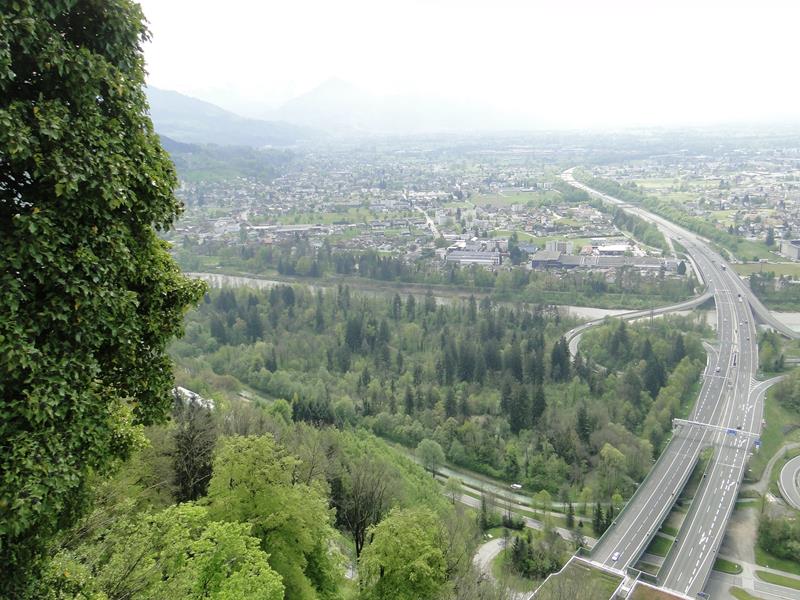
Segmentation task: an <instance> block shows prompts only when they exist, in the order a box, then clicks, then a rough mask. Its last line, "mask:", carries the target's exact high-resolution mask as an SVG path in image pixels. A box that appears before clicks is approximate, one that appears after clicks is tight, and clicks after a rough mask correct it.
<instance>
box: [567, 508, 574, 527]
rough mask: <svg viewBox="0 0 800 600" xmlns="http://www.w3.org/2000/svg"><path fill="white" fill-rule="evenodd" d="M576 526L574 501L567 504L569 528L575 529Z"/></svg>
mask: <svg viewBox="0 0 800 600" xmlns="http://www.w3.org/2000/svg"><path fill="white" fill-rule="evenodd" d="M574 527H575V507H574V506H572V502H570V503H569V504H568V505H567V529H573V528H574Z"/></svg>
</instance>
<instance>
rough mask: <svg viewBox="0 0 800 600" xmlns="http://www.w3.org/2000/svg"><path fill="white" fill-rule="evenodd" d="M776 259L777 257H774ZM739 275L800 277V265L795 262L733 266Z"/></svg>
mask: <svg viewBox="0 0 800 600" xmlns="http://www.w3.org/2000/svg"><path fill="white" fill-rule="evenodd" d="M773 258H775V257H773ZM733 268H734V269H736V272H737V273H739V275H750V274H751V273H762V272H763V273H769V272H772V273H775V275H776V276H780V275H784V276H786V275H788V276H792V277H800V263H794V262H774V263H773V262H770V263H742V264H736V265H733Z"/></svg>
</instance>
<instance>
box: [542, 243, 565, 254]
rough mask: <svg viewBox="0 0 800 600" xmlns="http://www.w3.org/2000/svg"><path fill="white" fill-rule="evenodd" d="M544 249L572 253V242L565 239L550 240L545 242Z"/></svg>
mask: <svg viewBox="0 0 800 600" xmlns="http://www.w3.org/2000/svg"><path fill="white" fill-rule="evenodd" d="M545 250H549V251H551V252H561V253H562V254H572V242H570V241H567V240H550V241H548V242H547V243H546V244H545Z"/></svg>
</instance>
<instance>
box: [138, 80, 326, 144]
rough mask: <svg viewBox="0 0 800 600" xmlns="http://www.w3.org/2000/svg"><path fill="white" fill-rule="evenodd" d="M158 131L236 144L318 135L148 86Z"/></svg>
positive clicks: (184, 139) (205, 141)
mask: <svg viewBox="0 0 800 600" xmlns="http://www.w3.org/2000/svg"><path fill="white" fill-rule="evenodd" d="M147 99H148V101H149V103H150V117H151V118H152V119H153V125H154V126H155V128H156V132H157V133H159V134H161V135H165V136H168V137H170V138H172V139H174V140H178V141H181V142H189V143H200V144H220V145H236V146H255V147H263V146H291V145H293V144H296V143H298V142H301V141H306V140H309V139H313V138H315V137H317V136H318V135H319V134H318V133H317V132H314V131H312V130H310V129H308V128H306V127H299V126H297V125H291V124H289V123H283V122H277V121H262V120H259V119H247V118H245V117H240V116H239V115H236V114H234V113H232V112H229V111H227V110H224V109H222V108H220V107H219V106H216V105H214V104H211V103H209V102H204V101H203V100H198V99H197V98H192V97H190V96H184V95H183V94H179V93H178V92H172V91H168V90H161V89H158V88H154V87H148V88H147Z"/></svg>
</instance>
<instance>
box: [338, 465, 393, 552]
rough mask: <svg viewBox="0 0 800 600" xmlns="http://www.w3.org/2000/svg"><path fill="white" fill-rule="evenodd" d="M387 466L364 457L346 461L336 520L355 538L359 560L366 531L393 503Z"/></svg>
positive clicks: (377, 521)
mask: <svg viewBox="0 0 800 600" xmlns="http://www.w3.org/2000/svg"><path fill="white" fill-rule="evenodd" d="M390 481H391V480H390V476H389V473H388V467H387V465H386V464H385V463H383V462H380V461H377V460H375V459H373V458H370V457H367V456H362V457H359V458H358V459H356V460H355V461H352V462H349V461H348V462H346V463H345V465H344V472H343V473H342V476H341V486H342V494H341V499H339V500H338V502H337V501H336V498H334V502H335V505H336V508H337V512H336V518H337V520H338V521H339V523H341V525H343V526H344V528H345V529H346V530H347V531H349V532H350V533H351V535H352V536H353V542H354V543H355V547H356V558H357V557H359V556H360V555H361V550H362V549H363V548H364V541H365V537H366V534H367V530H368V529H369V528H370V527H372V526H373V525H376V524H377V523H379V522H380V520H381V519H382V518H383V517H384V516H385V514H386V512H387V511H388V510H389V506H390V502H391V500H392V495H391V489H390Z"/></svg>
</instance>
